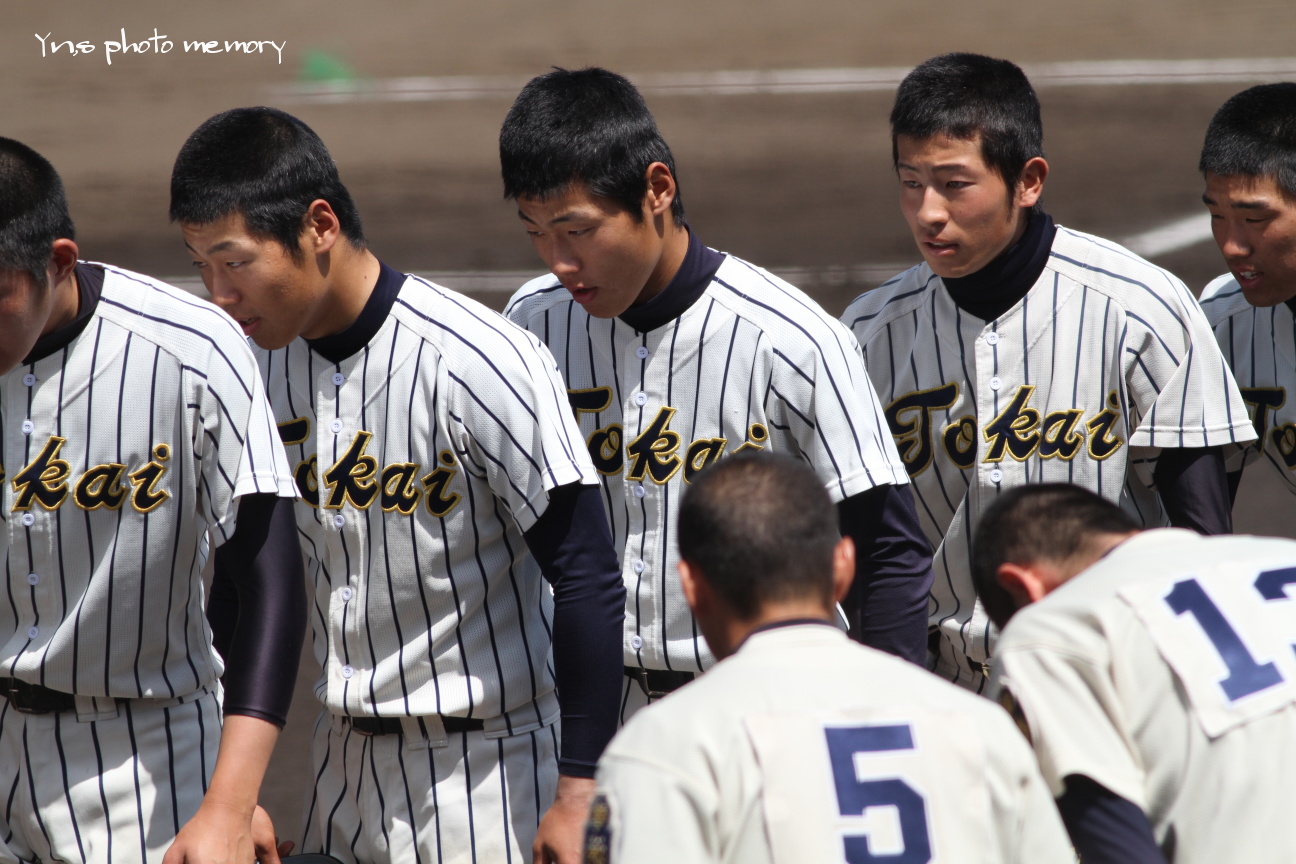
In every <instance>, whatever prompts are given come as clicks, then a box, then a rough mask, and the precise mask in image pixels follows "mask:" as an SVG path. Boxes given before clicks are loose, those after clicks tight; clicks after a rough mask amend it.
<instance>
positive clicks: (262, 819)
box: [252, 804, 293, 864]
mask: <svg viewBox="0 0 1296 864" xmlns="http://www.w3.org/2000/svg"><path fill="white" fill-rule="evenodd" d="M252 845H253V847H255V849H256V860H257V861H258V862H259V864H280V862H279V856H280V855H287V854H288V853H289V852H291V851H292V850H293V842H292V841H291V840H284V841H283V842H282V843H281V842H279V838H278V837H277V836H275V830H274V822H272V821H271V820H270V814H269V813H267V812H266V811H265V809H264V808H263V807H262V806H261V805H260V804H258V805H257V807H256V810H254V811H253V813H252Z"/></svg>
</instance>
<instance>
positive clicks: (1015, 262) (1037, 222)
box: [941, 211, 1057, 321]
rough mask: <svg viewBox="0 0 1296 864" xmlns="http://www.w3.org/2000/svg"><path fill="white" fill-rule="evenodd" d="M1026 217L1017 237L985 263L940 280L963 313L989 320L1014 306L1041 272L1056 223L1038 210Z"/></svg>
mask: <svg viewBox="0 0 1296 864" xmlns="http://www.w3.org/2000/svg"><path fill="white" fill-rule="evenodd" d="M1027 220H1028V221H1027V223H1026V232H1025V233H1024V234H1022V237H1021V239H1020V240H1018V241H1017V242H1016V243H1014V244H1013V245H1012V246H1009V247H1008V248H1007V249H1005V250H1004V251H1003V252H1001V253H999V255H998V257H996V258H995V259H994V260H993V261H991V262H990V263H989V264H987V265H986V266H984V267H982V268H981V269H980V270H978V271H977V272H975V273H970V274H968V275H967V276H960V277H959V278H957V279H942V280H941V281H942V282H944V283H945V290H946V291H948V292H949V295H950V298H951V299H952V300H953V301H954V303H955V305H957V306H958V307H959V308H960V309H962V310H963V311H964V312H968V313H970V314H972V315H975V316H976V317H978V318H980V319H982V320H983V321H993V320H994V319H996V318H998V317H999V316H1000V315H1002V314H1004V313H1005V312H1007V311H1008V310H1009V309H1011V308H1012V307H1013V306H1016V305H1017V303H1018V301H1020V300H1021V299H1022V298H1023V297H1025V296H1026V292H1027V291H1029V290H1030V289H1031V286H1032V285H1034V284H1035V282H1036V281H1037V280H1038V279H1039V277H1040V274H1041V273H1043V272H1044V265H1045V264H1046V263H1048V257H1049V251H1050V250H1051V249H1052V248H1053V237H1054V235H1056V234H1057V226H1056V225H1054V224H1053V217H1052V216H1049V215H1048V214H1047V213H1044V212H1042V211H1041V212H1032V213H1030V214H1029V215H1028V216H1027Z"/></svg>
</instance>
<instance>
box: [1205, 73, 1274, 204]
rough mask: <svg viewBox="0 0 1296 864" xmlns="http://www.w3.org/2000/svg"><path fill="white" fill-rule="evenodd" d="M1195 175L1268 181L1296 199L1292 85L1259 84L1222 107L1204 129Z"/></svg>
mask: <svg viewBox="0 0 1296 864" xmlns="http://www.w3.org/2000/svg"><path fill="white" fill-rule="evenodd" d="M1197 169H1198V170H1199V171H1201V172H1202V173H1203V174H1206V173H1210V174H1220V175H1238V174H1240V175H1244V176H1248V177H1272V178H1274V181H1275V182H1276V183H1277V184H1278V188H1279V189H1281V190H1282V191H1283V192H1284V193H1285V194H1286V195H1289V196H1292V197H1293V198H1296V83H1293V82H1285V83H1282V84H1261V85H1260V86H1258V87H1252V88H1251V89H1249V90H1243V91H1242V92H1241V93H1238V94H1237V95H1236V96H1233V97H1232V98H1230V99H1229V100H1228V101H1227V102H1225V103H1224V104H1223V105H1221V106H1220V109H1219V110H1218V111H1216V112H1215V116H1214V117H1213V118H1211V122H1210V126H1208V127H1206V142H1205V143H1204V144H1202V152H1201V161H1200V162H1199V163H1198V165H1197Z"/></svg>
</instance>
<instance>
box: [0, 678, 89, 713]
mask: <svg viewBox="0 0 1296 864" xmlns="http://www.w3.org/2000/svg"><path fill="white" fill-rule="evenodd" d="M0 696H4V697H5V698H6V699H8V700H9V704H10V705H12V706H13V709H14V710H15V711H18V712H21V713H23V714H58V713H60V712H63V711H75V710H76V697H75V696H73V695H72V694H71V693H64V692H63V691H61V690H51V689H50V688H48V687H42V686H41V685H39V684H28V683H27V682H26V681H23V680H22V679H20V678H0Z"/></svg>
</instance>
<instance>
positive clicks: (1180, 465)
mask: <svg viewBox="0 0 1296 864" xmlns="http://www.w3.org/2000/svg"><path fill="white" fill-rule="evenodd" d="M1152 479H1153V480H1154V482H1155V483H1156V488H1157V492H1158V494H1160V496H1161V504H1162V505H1163V506H1164V507H1165V509H1166V513H1167V514H1168V515H1169V516H1170V524H1171V525H1173V526H1174V527H1176V528H1191V529H1192V530H1194V531H1196V532H1197V533H1198V534H1232V533H1233V506H1232V496H1231V495H1230V494H1229V480H1228V474H1227V472H1226V471H1225V470H1224V454H1223V451H1222V450H1221V449H1220V448H1219V447H1189V448H1182V449H1177V448H1172V449H1166V450H1162V451H1161V454H1160V455H1159V456H1158V457H1157V463H1156V468H1155V469H1153V471H1152Z"/></svg>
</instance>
